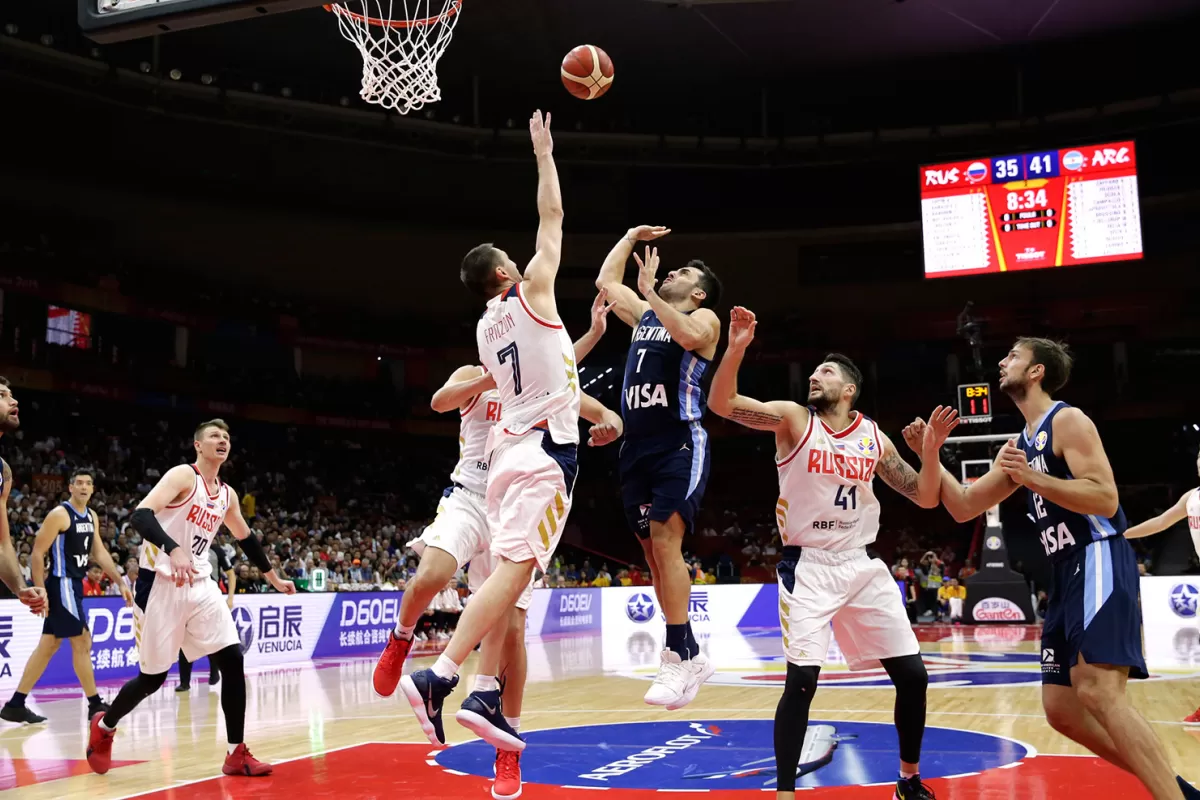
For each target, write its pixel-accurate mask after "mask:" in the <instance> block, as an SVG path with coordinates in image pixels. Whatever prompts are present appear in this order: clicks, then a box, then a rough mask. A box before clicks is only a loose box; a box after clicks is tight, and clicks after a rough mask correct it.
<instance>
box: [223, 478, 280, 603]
mask: <svg viewBox="0 0 1200 800" xmlns="http://www.w3.org/2000/svg"><path fill="white" fill-rule="evenodd" d="M224 522H225V526H226V527H227V528H229V532H230V533H232V534H233V538H235V539H237V541H238V545H239V546H240V547H241V548H242V552H243V553H245V554H246V558H248V559H250V563H251V564H253V565H254V566H256V567H258V570H259V572H261V573H262V576H263V577H264V578H266V579H267V581H268V582H269V583H270V584H271V585H272V586H274V587H275V590H276V591H278V592H280V593H282V594H295V593H296V585H295V584H294V583H292V582H291V581H289V580H284V578H283V576H282V575H277V574H276V573H275V567H273V566H272V565H271V561H270V559H268V558H267V554H266V551H264V550H263V546H262V542H260V541H259V540H258V536H256V535H255V533H254V531H252V530H250V526H249V525H247V524H246V518H245V517H243V516H242V505H241V503H239V502H238V496H237V492H235V491H234V490H233V488H232V487H230V489H229V508H227V509H225V520H224Z"/></svg>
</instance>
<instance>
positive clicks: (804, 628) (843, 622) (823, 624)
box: [779, 547, 921, 670]
mask: <svg viewBox="0 0 1200 800" xmlns="http://www.w3.org/2000/svg"><path fill="white" fill-rule="evenodd" d="M779 618H780V627H782V629H783V650H784V655H785V656H786V657H787V660H788V661H789V662H790V663H792V664H796V665H798V666H821V665H822V664H824V663H825V658H826V655H827V654H828V651H829V637H830V634H831V630H830V622H831V621H832V623H833V627H832V635H833V636H835V637H837V641H838V644H839V645H840V646H841V649H842V652H843V653H844V654H845V656H846V662H847V664H848V665H849V667H850V669H851V670H863V669H871V668H873V667H878V666H879V662H880V661H881V660H882V659H885V658H895V657H897V656H910V655H916V654H917V653H919V652H920V651H921V648H920V645H918V644H917V637H916V635H914V634H913V630H912V626H911V625H910V624H909V622H908V615H907V614H906V613H905V611H904V603H903V601H902V600H901V598H900V594H899V592H897V591H896V581H895V580H894V579H893V578H892V573H891V570H889V569H888V568H887V566H886V565H885V564H884V563H883V562H882V561H880V560H879V559H872V558H869V557H868V556H867V553H866V551H865V550H849V551H845V552H840V553H835V552H829V551H827V550H815V549H813V548H809V547H805V548H804V549H803V550H802V552H801V553H800V558H799V560H798V561H789V560H788V558H787V553H786V551H785V553H784V559H783V560H782V561H780V564H779Z"/></svg>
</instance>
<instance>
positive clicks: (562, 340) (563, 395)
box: [475, 283, 579, 444]
mask: <svg viewBox="0 0 1200 800" xmlns="http://www.w3.org/2000/svg"><path fill="white" fill-rule="evenodd" d="M475 339H476V342H477V343H478V344H479V361H480V363H481V364H482V365H483V368H484V369H486V370H487V371H488V372H490V373H491V374H492V375H493V376H494V377H495V379H496V389H497V391H499V393H500V402H501V405H502V411H501V414H500V428H502V429H503V430H504V432H505V433H510V434H516V435H520V434H523V433H526V432H527V431H529V430H530V429H532V428H533V427H535V426H538V425H540V424H541V423H542V422H545V423H546V425H547V427H548V428H549V430H550V438H552V439H553V440H554V441H555V442H557V443H558V444H578V443H579V377H578V372H577V370H576V369H575V346H574V345H573V344H572V343H571V337H569V336H568V335H567V332H566V331H565V330H564V329H563V326H562V323H561V322H550V321H549V320H546V319H542V318H541V317H539V316H538V315H537V314H536V313H535V312H534V311H533V309H532V308H530V307H529V303H528V302H526V300H525V297H524V294H523V292H522V290H521V284H519V283H518V284H516V285H515V286H513V287H512V288H511V289H509V290H508V291H507V292H505V293H504V294H502V295H497V296H496V297H493V298H492V299H491V300H489V301H488V304H487V310H486V311H484V312H483V316H482V317H481V318H480V320H479V325H478V326H477V327H476V329H475Z"/></svg>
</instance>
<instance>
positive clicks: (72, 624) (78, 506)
mask: <svg viewBox="0 0 1200 800" xmlns="http://www.w3.org/2000/svg"><path fill="white" fill-rule="evenodd" d="M68 487H69V488H70V490H71V499H70V500H68V501H66V502H63V503H60V504H59V505H57V506H55V507H54V509H53V510H52V511H51V512H50V513H49V514H47V515H46V519H45V520H44V521H43V522H42V526H41V528H39V529H38V532H37V536H36V537H35V538H34V540H33V554H32V556H31V558H30V559H29V562H30V569H31V570H32V572H33V582H34V583H35V584H36V585H38V586H40V587H42V588H43V589H46V590H47V592H46V596H47V600H48V603H49V609H50V613H49V614H48V615H47V617H46V622H45V623H44V624H43V625H42V638H41V639H39V640H38V643H37V647H35V648H34V649H33V652H32V653H30V654H29V660H28V661H27V662H25V671H24V672H23V673H22V674H21V682H20V683H18V684H17V690H16V691H15V692H13V696H12V698H11V699H10V700H9V701H8V702H7V703H6V704H5V705H4V708H2V709H0V719H3V720H7V721H8V722H28V723H38V722H45V721H46V718H45V717H43V716H41V715H40V714H35V713H33V711H31V710H30V709H29V708H28V707H27V706H26V705H25V699H26V697H27V696H28V695H29V693H30V692H31V691H33V687H34V686H35V685H36V684H37V681H38V678H40V677H42V673H43V672H45V671H46V665H48V664H49V663H50V659H51V658H53V656H54V654H55V653H56V652H57V651H58V647H59V645H60V644H61V643H62V640H63V639H66V640H67V641H68V642H70V643H71V662H72V664H73V665H74V667H75V675H76V677H78V678H79V685H80V687H82V688H83V694H84V696H86V697H87V701H88V711H87V714H88V716H87V718H88V719H91V718H92V716H93V715H94V714H96V713H97V712H102V711H107V710H108V706H107V705H105V704H104V703H102V702H101V701H100V694H99V693H98V692H97V691H96V675H95V672H94V671H93V669H92V637H91V634H90V633H89V632H88V625H87V619H86V617H84V614H83V577H84V575H85V574H86V572H87V567H88V562H89V561H92V562H95V563H96V564H98V565H100V568H101V569H102V570H104V573H105V574H106V575H108V577H109V579H110V580H112V582H113V583H114V584H115V585H116V586H118V587H120V589H121V596H122V597H124V598H125V605H126V607H128V606H132V605H133V595H132V594H131V593H130V591H129V588H128V587H127V586H126V585H125V580H124V579H123V578H122V577H121V574H120V573H119V572H117V566H116V564H114V563H113V560H112V556H110V555H109V554H108V548H107V547H105V546H104V541H103V540H102V539H101V538H100V535H99V532H100V519H99V517H97V515H96V512H95V511H93V510H92V509H90V508H88V501H89V500H91V498H92V492H93V491H94V490H95V478H94V476H93V475H92V473H91V472H90V471H89V470H86V469H81V470H76V471H75V472H74V474H72V475H71V480H70V482H69V483H68ZM47 555H49V557H50V575H49V577H47V576H46V557H47Z"/></svg>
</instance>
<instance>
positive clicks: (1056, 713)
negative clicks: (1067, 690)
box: [1042, 702, 1077, 737]
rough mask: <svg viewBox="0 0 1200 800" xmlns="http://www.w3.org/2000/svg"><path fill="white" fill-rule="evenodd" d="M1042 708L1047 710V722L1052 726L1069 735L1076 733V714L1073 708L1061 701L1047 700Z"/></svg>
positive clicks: (1064, 734)
mask: <svg viewBox="0 0 1200 800" xmlns="http://www.w3.org/2000/svg"><path fill="white" fill-rule="evenodd" d="M1042 710H1043V711H1044V712H1046V724H1047V725H1049V726H1050V727H1051V728H1053V729H1054V730H1056V731H1058V732H1059V733H1061V734H1062V735H1063V736H1067V737H1070V736H1071V734H1072V733H1074V731H1075V728H1076V727H1077V725H1076V715H1075V714H1074V713H1073V712H1072V711H1071V710H1069V709H1068V708H1066V707H1064V706H1063V705H1062V704H1061V703H1046V702H1043V703H1042Z"/></svg>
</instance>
